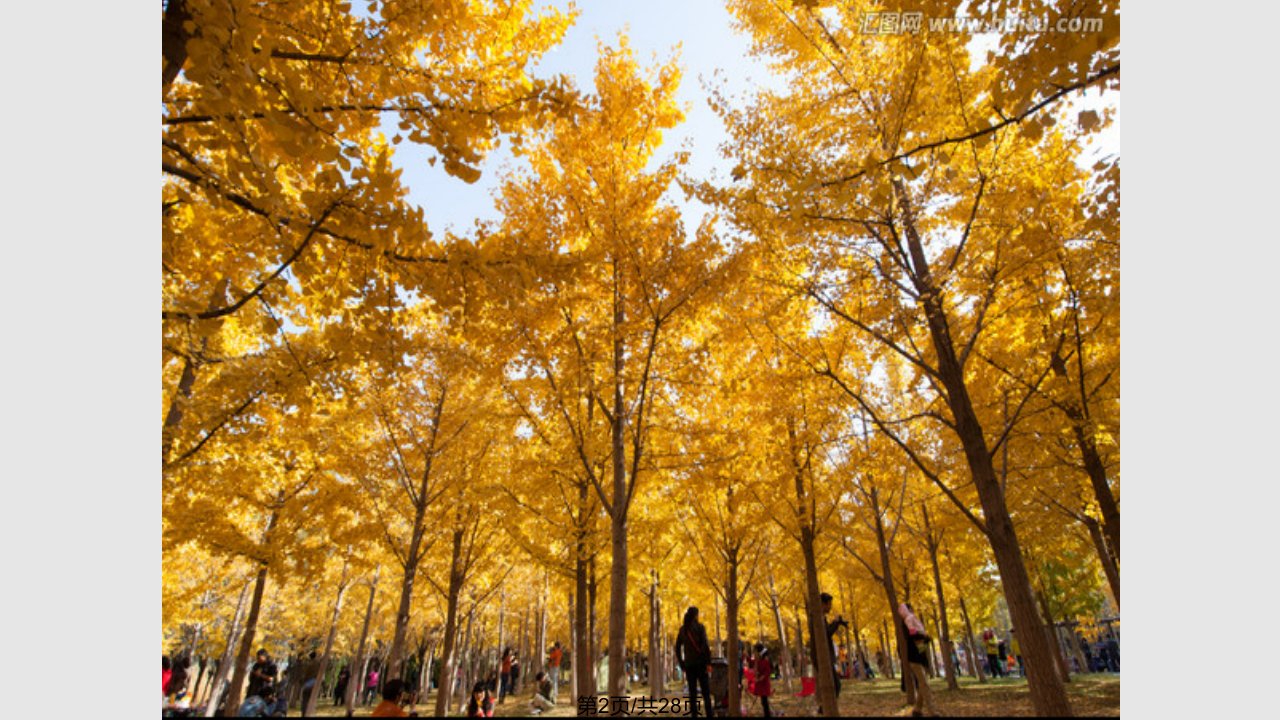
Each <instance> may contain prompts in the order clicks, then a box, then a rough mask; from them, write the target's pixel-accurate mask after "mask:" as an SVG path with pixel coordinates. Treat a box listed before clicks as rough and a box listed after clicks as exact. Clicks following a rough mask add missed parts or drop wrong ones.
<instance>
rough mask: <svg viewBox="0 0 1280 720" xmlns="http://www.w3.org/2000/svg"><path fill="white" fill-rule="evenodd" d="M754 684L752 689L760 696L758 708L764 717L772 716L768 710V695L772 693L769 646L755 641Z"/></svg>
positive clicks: (771, 668)
mask: <svg viewBox="0 0 1280 720" xmlns="http://www.w3.org/2000/svg"><path fill="white" fill-rule="evenodd" d="M755 672H756V684H755V689H754V690H753V691H752V694H754V695H755V696H756V697H758V698H760V709H761V710H763V711H764V716H765V717H773V713H772V712H771V711H770V710H769V696H770V695H772V694H773V680H772V678H773V664H772V663H770V662H769V648H767V647H765V646H764V644H763V643H756V666H755Z"/></svg>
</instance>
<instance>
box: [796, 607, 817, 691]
mask: <svg viewBox="0 0 1280 720" xmlns="http://www.w3.org/2000/svg"><path fill="white" fill-rule="evenodd" d="M795 660H796V676H797V678H806V676H808V675H806V674H805V673H806V671H808V670H809V669H810V667H812V665H813V653H810V652H805V644H804V623H801V621H800V607H796V657H795Z"/></svg>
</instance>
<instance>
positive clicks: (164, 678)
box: [151, 655, 173, 696]
mask: <svg viewBox="0 0 1280 720" xmlns="http://www.w3.org/2000/svg"><path fill="white" fill-rule="evenodd" d="M151 667H155V665H152V666H151ZM171 677H173V668H172V667H171V666H170V665H169V656H168V655H161V656H160V695H161V696H166V695H168V694H169V679H170V678H171ZM152 687H155V686H154V685H153V686H152Z"/></svg>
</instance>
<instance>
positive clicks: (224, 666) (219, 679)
mask: <svg viewBox="0 0 1280 720" xmlns="http://www.w3.org/2000/svg"><path fill="white" fill-rule="evenodd" d="M250 584H251V583H249V582H246V583H245V584H244V587H243V588H241V589H240V600H239V601H237V602H236V611H235V614H233V615H232V616H231V627H230V628H228V629H227V647H226V649H225V650H223V652H222V659H221V660H219V661H218V669H217V670H216V671H215V672H214V675H213V680H212V681H210V683H209V702H208V704H207V705H206V706H205V711H204V716H205V717H213V714H214V712H216V711H217V709H218V703H219V702H220V701H221V700H222V696H223V695H224V694H225V693H226V689H225V688H224V684H225V683H226V681H227V675H228V673H229V672H230V670H231V658H232V656H233V655H234V653H235V648H236V637H237V636H238V635H239V631H240V617H241V613H243V612H244V603H245V600H246V599H247V598H248V596H249V586H250Z"/></svg>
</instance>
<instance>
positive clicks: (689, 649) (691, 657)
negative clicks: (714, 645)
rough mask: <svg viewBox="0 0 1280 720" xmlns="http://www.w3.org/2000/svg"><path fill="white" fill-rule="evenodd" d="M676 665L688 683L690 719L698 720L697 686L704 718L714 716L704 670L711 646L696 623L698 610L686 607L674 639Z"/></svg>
mask: <svg viewBox="0 0 1280 720" xmlns="http://www.w3.org/2000/svg"><path fill="white" fill-rule="evenodd" d="M675 653H676V664H677V665H679V666H680V669H681V670H682V671H683V672H684V674H685V677H687V678H688V679H689V712H690V715H691V717H697V716H698V684H699V683H701V684H702V692H703V696H704V697H705V698H706V701H707V705H706V707H707V717H713V716H714V714H715V705H714V704H713V703H712V702H711V678H710V676H709V675H708V674H707V667H708V666H709V665H710V664H711V644H710V643H709V642H707V628H706V627H705V626H704V625H703V624H702V623H700V622H698V608H696V607H690V608H689V609H688V610H686V611H685V613H684V624H682V625H681V626H680V634H679V636H678V637H677V638H676V647H675Z"/></svg>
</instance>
